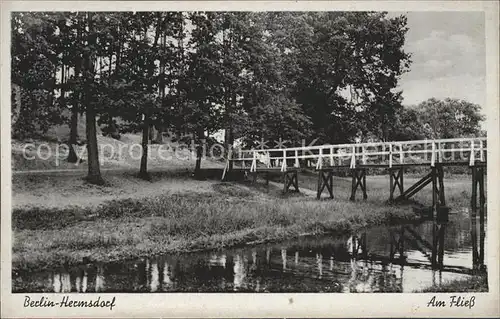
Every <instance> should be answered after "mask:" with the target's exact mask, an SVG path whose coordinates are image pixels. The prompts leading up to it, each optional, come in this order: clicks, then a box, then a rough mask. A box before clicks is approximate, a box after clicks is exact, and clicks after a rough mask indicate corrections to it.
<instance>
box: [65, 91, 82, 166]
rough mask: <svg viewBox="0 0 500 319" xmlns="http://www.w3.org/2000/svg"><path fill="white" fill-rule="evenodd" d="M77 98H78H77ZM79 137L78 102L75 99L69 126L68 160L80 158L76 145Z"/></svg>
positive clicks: (75, 160) (76, 160)
mask: <svg viewBox="0 0 500 319" xmlns="http://www.w3.org/2000/svg"><path fill="white" fill-rule="evenodd" d="M75 100H76V99H75ZM77 139H78V104H77V102H76V101H75V103H74V104H73V108H71V123H70V127H69V155H68V162H70V163H76V162H78V160H79V158H78V155H76V152H75V149H74V145H76V143H77Z"/></svg>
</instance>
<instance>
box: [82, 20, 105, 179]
mask: <svg viewBox="0 0 500 319" xmlns="http://www.w3.org/2000/svg"><path fill="white" fill-rule="evenodd" d="M85 22H86V28H87V30H88V31H87V46H86V47H85V49H84V53H83V74H84V76H83V78H84V91H83V106H84V107H85V124H86V135H87V156H88V174H87V181H89V182H90V183H92V184H98V185H100V184H104V180H103V178H102V176H101V169H100V164H99V149H98V145H97V128H96V115H97V112H96V107H95V97H96V96H95V92H96V89H97V83H96V81H95V71H94V60H93V59H94V52H95V50H96V47H97V42H96V40H97V33H96V31H95V29H94V13H93V12H88V13H87V15H86V21H85Z"/></svg>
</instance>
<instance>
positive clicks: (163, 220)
mask: <svg viewBox="0 0 500 319" xmlns="http://www.w3.org/2000/svg"><path fill="white" fill-rule="evenodd" d="M279 191H280V190H279V189H277V188H273V187H271V188H270V189H269V190H268V191H267V193H266V192H262V191H261V188H260V187H257V188H254V187H248V186H246V185H244V184H234V183H213V187H212V190H211V191H210V192H202V193H192V192H191V193H187V192H180V193H173V194H168V195H158V196H154V197H149V198H133V199H121V200H116V201H108V202H105V203H103V204H101V205H99V206H97V207H91V206H89V207H86V208H77V207H69V208H64V209H59V208H35V207H24V208H23V207H21V208H17V209H15V210H14V211H13V214H12V226H13V238H14V243H13V269H14V270H16V271H17V270H31V271H32V270H41V269H47V268H51V267H57V266H60V265H62V264H78V263H83V262H88V261H100V262H107V261H112V260H119V259H128V258H135V257H141V256H150V255H153V254H160V253H166V252H185V251H195V250H204V249H214V248H222V247H229V246H235V245H241V244H245V243H250V242H265V241H278V240H283V239H286V238H292V237H297V236H300V235H303V234H322V233H329V232H334V233H343V232H348V231H350V230H353V229H357V228H360V227H366V226H370V225H376V224H381V223H390V222H393V221H395V220H396V219H398V218H402V219H406V220H409V219H415V218H416V216H415V214H414V213H413V211H412V209H411V207H409V206H404V207H396V206H383V205H379V206H376V207H374V206H373V205H368V204H367V203H364V202H362V201H359V202H349V201H318V200H316V199H314V198H311V197H304V196H300V195H291V196H287V197H286V198H284V197H278V196H276V195H277V194H279Z"/></svg>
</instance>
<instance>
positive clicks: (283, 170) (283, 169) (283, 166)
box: [281, 150, 286, 172]
mask: <svg viewBox="0 0 500 319" xmlns="http://www.w3.org/2000/svg"><path fill="white" fill-rule="evenodd" d="M281 171H282V172H285V171H286V150H283V163H282V164H281Z"/></svg>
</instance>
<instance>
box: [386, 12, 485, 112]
mask: <svg viewBox="0 0 500 319" xmlns="http://www.w3.org/2000/svg"><path fill="white" fill-rule="evenodd" d="M400 14H405V15H406V16H407V17H408V28H409V30H408V33H407V37H406V43H405V51H406V52H409V53H411V54H412V61H413V63H412V65H411V70H410V71H409V72H408V73H406V74H404V75H403V76H402V77H401V80H400V86H399V88H400V89H402V90H403V98H404V100H403V104H404V105H415V104H418V103H420V102H422V101H424V100H427V99H428V98H431V97H435V98H438V99H444V98H446V97H451V98H458V99H464V100H467V101H469V102H472V103H476V104H479V105H481V106H483V107H484V104H485V102H486V79H485V78H486V66H485V63H486V56H485V22H484V13H482V12H391V13H390V16H396V15H400Z"/></svg>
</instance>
